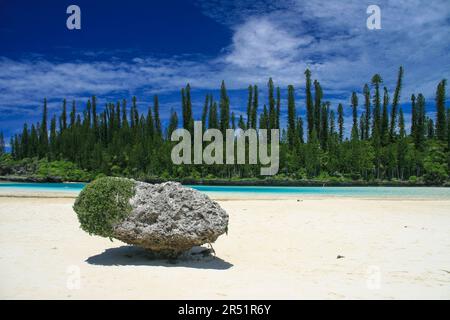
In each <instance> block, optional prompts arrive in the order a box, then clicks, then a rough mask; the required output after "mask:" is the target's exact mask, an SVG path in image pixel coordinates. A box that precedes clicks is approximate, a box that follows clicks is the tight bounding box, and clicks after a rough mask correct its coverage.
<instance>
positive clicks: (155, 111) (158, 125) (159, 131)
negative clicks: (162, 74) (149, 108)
mask: <svg viewBox="0 0 450 320" xmlns="http://www.w3.org/2000/svg"><path fill="white" fill-rule="evenodd" d="M153 114H154V120H155V133H156V136H157V137H162V128H161V119H160V116H159V100H158V96H157V95H155V96H154V97H153Z"/></svg>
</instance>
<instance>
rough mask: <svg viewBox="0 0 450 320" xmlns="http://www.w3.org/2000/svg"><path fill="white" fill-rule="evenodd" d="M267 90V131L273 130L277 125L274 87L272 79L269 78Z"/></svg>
mask: <svg viewBox="0 0 450 320" xmlns="http://www.w3.org/2000/svg"><path fill="white" fill-rule="evenodd" d="M267 86H268V89H269V127H268V129H275V128H276V125H277V110H276V108H275V97H274V87H273V81H272V78H269V83H268V84H267Z"/></svg>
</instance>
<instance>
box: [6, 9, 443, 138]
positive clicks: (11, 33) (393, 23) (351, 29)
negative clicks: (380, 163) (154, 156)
mask: <svg viewBox="0 0 450 320" xmlns="http://www.w3.org/2000/svg"><path fill="white" fill-rule="evenodd" d="M70 4H76V5H78V6H79V7H80V8H81V16H82V17H81V27H82V29H81V30H75V31H70V30H68V29H67V28H66V19H67V16H68V15H67V14H66V8H67V6H68V5H70ZM370 4H377V5H379V7H380V8H381V25H382V29H381V30H368V29H367V27H366V19H367V17H368V14H367V13H366V9H367V7H368V6H369V5H370ZM449 39H450V2H449V1H448V0H435V1H424V0H407V1H406V0H395V1H393V0H386V1H376V2H375V1H364V0H362V1H361V0H354V1H353V0H351V1H315V0H310V1H295V0H280V1H266V0H256V1H255V0H253V1H245V0H241V1H218V0H205V1H201V0H199V1H175V0H166V1H137V0H128V1H126V2H124V1H111V0H110V1H103V0H96V1H86V0H72V1H65V0H58V1H55V0H54V1H50V0H41V1H23V0H14V1H12V0H0V44H1V45H0V130H2V131H3V132H4V133H5V135H6V137H9V136H10V135H11V134H14V133H17V132H20V130H21V128H22V124H23V122H25V121H37V120H38V119H39V117H40V112H41V108H42V100H43V98H44V97H47V99H48V100H49V106H50V112H51V113H52V112H59V110H60V108H61V101H62V99H63V98H67V99H70V100H71V99H75V100H76V101H77V104H78V106H79V107H80V108H81V107H83V106H84V105H85V103H86V101H87V99H88V97H89V96H91V95H94V94H95V95H96V96H97V97H98V98H99V101H100V103H101V104H104V103H106V102H110V101H111V102H114V101H117V99H122V98H127V99H130V98H131V97H132V96H133V95H136V96H137V97H138V103H139V107H140V109H141V110H142V111H144V110H146V109H147V107H148V105H149V104H151V101H152V97H153V94H158V95H159V96H160V101H161V112H162V118H163V121H164V120H167V117H168V115H169V112H170V109H171V108H173V109H175V110H179V109H180V98H179V95H180V94H179V92H180V89H181V87H182V86H184V85H185V84H186V83H188V82H189V83H190V84H191V87H192V88H193V100H194V115H199V113H200V109H201V105H202V103H203V101H204V95H205V93H207V92H212V93H213V94H215V95H216V96H217V94H218V92H217V88H219V87H220V83H221V80H222V79H223V80H225V82H226V84H227V88H228V89H229V94H230V98H231V107H232V109H233V110H234V111H235V112H236V113H237V114H239V113H241V112H243V111H244V110H245V108H246V88H247V87H248V85H249V84H258V85H259V86H260V89H261V92H260V95H261V104H262V103H264V102H265V96H266V83H267V80H268V78H269V77H272V78H273V80H274V82H275V84H276V85H278V86H280V87H281V88H282V94H283V101H282V102H285V97H286V94H285V92H286V91H285V88H286V86H287V85H288V84H293V85H294V86H295V87H296V95H297V109H298V112H299V113H300V114H304V109H305V107H304V75H303V72H304V70H305V68H306V67H309V68H310V69H311V70H312V72H313V77H314V78H315V79H318V80H319V81H320V82H321V84H322V87H323V88H324V92H325V99H326V100H329V101H330V102H331V103H332V106H333V107H336V105H337V103H339V102H342V103H344V106H348V105H349V97H350V94H351V91H353V90H355V91H357V92H361V90H362V87H363V85H364V83H366V82H368V81H369V80H370V78H371V76H372V75H373V74H374V73H380V74H381V76H382V77H383V79H384V83H385V85H386V86H387V87H388V89H389V90H390V92H391V93H392V91H393V89H394V85H395V79H396V74H397V70H398V67H399V66H400V65H403V66H404V68H405V78H404V88H403V92H402V99H401V101H402V104H404V111H405V113H408V112H409V107H408V101H409V97H410V95H411V94H412V93H419V92H422V93H423V94H424V95H425V97H426V98H427V108H428V110H429V114H430V115H433V112H434V92H435V88H436V85H437V83H438V82H439V81H440V80H441V79H442V78H449V75H450V41H449ZM391 95H392V94H391ZM282 108H286V103H283V104H282ZM346 113H347V116H350V110H349V108H346ZM348 126H349V125H348Z"/></svg>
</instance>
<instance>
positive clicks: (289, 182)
mask: <svg viewBox="0 0 450 320" xmlns="http://www.w3.org/2000/svg"><path fill="white" fill-rule="evenodd" d="M135 179H136V180H140V181H144V182H148V183H162V182H166V181H176V182H180V183H181V184H183V185H211V186H261V187H263V186H266V187H450V183H448V182H447V183H444V184H442V185H434V184H426V183H424V182H411V181H386V180H379V181H362V180H355V181H336V180H314V179H312V180H293V179H285V180H282V179H240V180H227V179H192V178H184V179H159V178H144V179H139V178H135ZM0 181H2V182H32V183H52V182H59V183H87V182H89V181H65V180H64V179H62V178H60V177H40V176H0Z"/></svg>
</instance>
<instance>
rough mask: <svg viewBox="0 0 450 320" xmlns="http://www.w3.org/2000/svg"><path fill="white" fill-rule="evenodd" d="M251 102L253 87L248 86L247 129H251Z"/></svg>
mask: <svg viewBox="0 0 450 320" xmlns="http://www.w3.org/2000/svg"><path fill="white" fill-rule="evenodd" d="M252 101H253V87H252V86H251V85H250V86H248V98H247V128H253V125H252Z"/></svg>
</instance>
